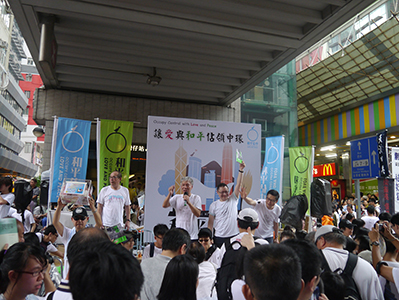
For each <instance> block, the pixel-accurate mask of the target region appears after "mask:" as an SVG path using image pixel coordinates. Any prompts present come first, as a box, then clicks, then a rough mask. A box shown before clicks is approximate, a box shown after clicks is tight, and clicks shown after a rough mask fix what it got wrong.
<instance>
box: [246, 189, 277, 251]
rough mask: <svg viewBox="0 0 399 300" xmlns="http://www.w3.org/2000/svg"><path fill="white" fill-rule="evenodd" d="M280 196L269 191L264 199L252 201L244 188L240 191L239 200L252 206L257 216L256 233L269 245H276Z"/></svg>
mask: <svg viewBox="0 0 399 300" xmlns="http://www.w3.org/2000/svg"><path fill="white" fill-rule="evenodd" d="M279 197H280V194H279V193H278V192H277V191H276V190H269V191H268V192H267V194H266V200H265V199H258V200H253V199H251V198H249V197H248V195H247V193H246V191H245V188H242V189H241V198H243V199H244V200H245V202H247V203H248V204H249V205H251V206H253V207H254V209H255V210H256V212H257V213H258V215H259V228H258V229H257V233H258V234H259V235H260V236H261V237H262V238H263V239H265V240H266V241H268V242H269V244H272V243H273V242H274V243H277V237H278V235H277V234H278V223H279V217H280V214H281V207H280V206H279V205H278V204H277V201H278V198H279Z"/></svg>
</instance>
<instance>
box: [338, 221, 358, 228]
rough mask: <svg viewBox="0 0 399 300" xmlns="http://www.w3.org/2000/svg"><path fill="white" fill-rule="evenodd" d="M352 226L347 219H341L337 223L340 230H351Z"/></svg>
mask: <svg viewBox="0 0 399 300" xmlns="http://www.w3.org/2000/svg"><path fill="white" fill-rule="evenodd" d="M354 226H355V225H354V224H352V222H351V221H349V220H347V219H342V220H341V222H339V228H340V229H344V228H349V229H352V228H353V227H354Z"/></svg>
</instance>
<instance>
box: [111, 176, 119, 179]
mask: <svg viewBox="0 0 399 300" xmlns="http://www.w3.org/2000/svg"><path fill="white" fill-rule="evenodd" d="M109 178H110V179H111V178H112V179H117V178H118V176H110V177H109Z"/></svg>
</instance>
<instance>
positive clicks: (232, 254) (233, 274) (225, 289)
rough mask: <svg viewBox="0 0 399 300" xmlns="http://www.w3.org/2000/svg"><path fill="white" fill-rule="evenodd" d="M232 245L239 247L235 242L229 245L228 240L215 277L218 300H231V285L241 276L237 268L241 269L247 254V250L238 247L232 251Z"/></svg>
mask: <svg viewBox="0 0 399 300" xmlns="http://www.w3.org/2000/svg"><path fill="white" fill-rule="evenodd" d="M234 244H239V245H241V243H240V242H238V241H235V242H233V243H230V240H228V241H226V242H225V244H224V245H225V247H226V252H225V254H224V256H223V259H222V264H221V266H220V268H219V269H218V272H217V275H216V283H215V285H216V291H217V295H218V300H230V299H232V294H231V284H232V283H233V281H234V280H236V279H239V278H240V277H241V276H239V275H238V273H239V272H240V271H239V268H242V264H243V260H244V255H245V253H246V252H247V248H245V247H240V248H239V249H237V250H234V249H233V245H234Z"/></svg>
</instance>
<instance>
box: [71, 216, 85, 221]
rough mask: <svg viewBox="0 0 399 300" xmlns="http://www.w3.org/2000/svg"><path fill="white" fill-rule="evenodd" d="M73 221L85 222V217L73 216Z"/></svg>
mask: <svg viewBox="0 0 399 300" xmlns="http://www.w3.org/2000/svg"><path fill="white" fill-rule="evenodd" d="M73 219H74V220H75V221H78V220H80V221H84V220H86V217H84V216H74V217H73Z"/></svg>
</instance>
